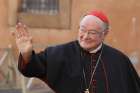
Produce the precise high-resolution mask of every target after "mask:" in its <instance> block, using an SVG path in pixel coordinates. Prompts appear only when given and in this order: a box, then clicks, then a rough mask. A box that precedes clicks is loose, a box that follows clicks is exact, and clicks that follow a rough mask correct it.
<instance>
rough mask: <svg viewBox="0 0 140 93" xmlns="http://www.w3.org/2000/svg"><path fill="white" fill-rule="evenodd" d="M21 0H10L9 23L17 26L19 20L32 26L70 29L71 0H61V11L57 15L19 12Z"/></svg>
mask: <svg viewBox="0 0 140 93" xmlns="http://www.w3.org/2000/svg"><path fill="white" fill-rule="evenodd" d="M20 4H21V0H9V25H10V26H15V24H16V23H17V21H18V20H19V21H21V22H23V23H25V24H26V25H27V26H29V27H31V28H56V29H70V24H71V0H59V13H58V14H55V15H41V14H40V15H39V14H31V13H24V12H19V11H18V10H19V8H20Z"/></svg>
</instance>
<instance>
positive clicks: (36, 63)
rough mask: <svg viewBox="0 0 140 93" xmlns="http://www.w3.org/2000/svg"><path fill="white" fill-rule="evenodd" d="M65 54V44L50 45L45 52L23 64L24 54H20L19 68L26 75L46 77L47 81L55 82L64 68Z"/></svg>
mask: <svg viewBox="0 0 140 93" xmlns="http://www.w3.org/2000/svg"><path fill="white" fill-rule="evenodd" d="M64 60H65V55H64V47H63V46H55V47H49V48H47V49H45V50H44V51H43V52H40V53H38V54H36V53H35V52H34V51H33V52H32V56H31V58H30V61H29V63H28V64H26V65H24V64H23V61H24V60H23V58H22V55H20V56H19V60H18V69H19V71H20V72H21V73H22V74H23V75H24V76H26V77H37V78H40V79H42V78H43V79H46V80H47V83H51V85H52V84H54V82H56V81H57V79H58V78H59V77H60V75H61V71H62V70H63V67H64V66H63V65H64Z"/></svg>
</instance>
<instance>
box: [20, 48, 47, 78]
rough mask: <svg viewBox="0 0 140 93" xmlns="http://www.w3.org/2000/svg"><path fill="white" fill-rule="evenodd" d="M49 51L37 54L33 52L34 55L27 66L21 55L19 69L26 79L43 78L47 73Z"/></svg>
mask: <svg viewBox="0 0 140 93" xmlns="http://www.w3.org/2000/svg"><path fill="white" fill-rule="evenodd" d="M46 61H47V51H46V50H45V51H43V52H40V53H38V54H36V53H35V52H34V51H32V55H31V57H30V60H29V62H28V63H27V64H24V59H23V58H22V55H21V54H20V55H19V59H18V69H19V71H20V72H21V73H22V74H23V75H24V76H26V77H39V78H41V77H43V76H44V75H45V73H46V65H47V64H46Z"/></svg>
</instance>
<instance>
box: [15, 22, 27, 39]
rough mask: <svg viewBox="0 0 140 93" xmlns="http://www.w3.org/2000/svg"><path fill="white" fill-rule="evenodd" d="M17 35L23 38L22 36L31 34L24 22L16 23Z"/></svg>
mask: <svg viewBox="0 0 140 93" xmlns="http://www.w3.org/2000/svg"><path fill="white" fill-rule="evenodd" d="M15 36H16V38H21V37H24V36H25V37H26V36H27V37H28V36H29V33H28V31H27V26H26V25H25V24H23V23H20V22H19V23H18V24H17V25H16V31H15Z"/></svg>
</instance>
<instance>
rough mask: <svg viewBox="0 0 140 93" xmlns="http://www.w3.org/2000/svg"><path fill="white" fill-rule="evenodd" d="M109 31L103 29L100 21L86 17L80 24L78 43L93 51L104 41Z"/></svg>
mask: <svg viewBox="0 0 140 93" xmlns="http://www.w3.org/2000/svg"><path fill="white" fill-rule="evenodd" d="M106 33H107V31H105V30H104V29H103V25H102V23H100V20H98V19H97V20H96V18H92V17H84V18H83V19H82V21H81V22H80V26H79V32H78V41H79V44H80V46H81V47H82V48H83V49H85V50H88V51H90V50H92V49H95V48H97V47H98V45H100V44H101V43H102V41H103V40H104V38H105V36H106Z"/></svg>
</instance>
